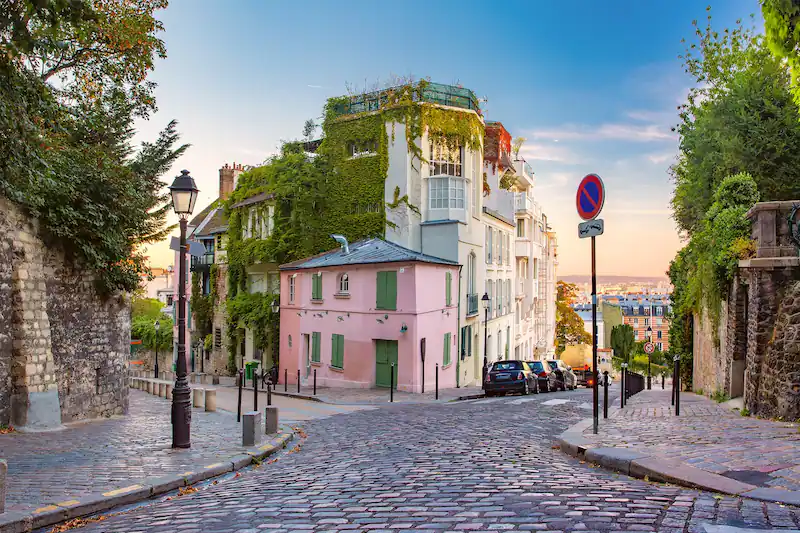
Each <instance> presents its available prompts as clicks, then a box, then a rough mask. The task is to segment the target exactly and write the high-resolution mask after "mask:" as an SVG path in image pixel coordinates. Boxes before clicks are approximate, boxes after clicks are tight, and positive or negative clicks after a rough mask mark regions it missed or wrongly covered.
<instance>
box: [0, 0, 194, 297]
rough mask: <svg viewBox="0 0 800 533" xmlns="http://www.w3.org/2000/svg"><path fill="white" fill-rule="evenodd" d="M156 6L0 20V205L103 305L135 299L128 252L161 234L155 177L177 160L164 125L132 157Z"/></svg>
mask: <svg viewBox="0 0 800 533" xmlns="http://www.w3.org/2000/svg"><path fill="white" fill-rule="evenodd" d="M162 4H164V2H162V1H157V0H140V1H130V2H129V1H125V2H123V1H121V0H108V1H104V2H100V1H99V0H98V1H93V2H88V1H84V2H81V1H72V2H66V1H65V0H48V1H42V2H38V1H37V2H32V1H30V0H20V1H18V2H12V4H11V5H10V6H8V7H9V9H8V10H5V12H4V13H2V14H0V138H1V139H3V142H2V143H0V161H2V162H1V163H0V193H2V194H3V196H5V197H7V198H9V199H10V200H12V201H14V202H16V203H17V204H19V205H20V206H22V207H23V208H24V209H26V210H27V211H28V212H29V213H30V214H31V215H32V216H34V217H36V218H38V219H39V221H40V231H41V236H42V238H43V239H44V240H45V242H47V243H48V244H50V245H52V246H57V247H60V248H63V249H64V251H65V253H66V257H67V258H68V259H69V260H72V261H74V262H75V263H77V264H79V265H81V266H84V267H88V268H89V269H91V270H94V271H95V272H96V273H97V286H98V289H99V290H100V291H101V292H103V293H111V292H114V291H116V290H120V289H121V290H126V291H131V292H132V291H135V290H136V289H137V287H138V285H139V281H140V276H141V274H142V273H144V272H146V270H147V269H146V265H145V258H144V256H142V255H141V253H140V252H139V251H138V250H139V247H140V246H141V245H142V244H147V243H151V242H155V241H158V240H161V239H162V238H163V237H164V236H165V234H166V230H165V228H164V223H165V214H166V210H167V209H168V196H167V195H166V194H162V192H161V190H162V189H163V186H164V184H163V183H161V182H160V181H159V179H158V176H160V175H161V174H163V173H164V172H166V170H167V169H169V168H170V166H171V165H172V163H173V162H174V161H175V160H176V159H177V158H178V157H179V156H180V155H181V154H182V153H183V151H184V150H185V149H186V148H187V147H186V146H182V147H179V148H175V144H176V142H177V140H178V135H177V133H176V132H175V123H174V122H173V123H170V124H169V126H168V127H167V128H166V129H165V130H164V131H163V132H162V134H161V136H160V137H159V139H158V140H157V141H156V142H155V143H152V144H149V143H146V144H144V145H143V146H142V148H141V150H140V151H139V152H138V153H137V154H135V155H133V147H132V137H133V134H134V132H133V129H132V126H131V125H132V122H133V118H134V117H135V116H144V115H147V113H148V112H149V111H150V110H152V109H153V106H154V102H153V100H152V96H151V94H150V92H151V89H152V85H151V84H149V83H147V82H146V81H145V76H146V75H147V73H148V72H149V70H150V69H151V68H152V60H153V56H154V54H155V55H163V43H161V41H160V40H158V39H157V38H156V37H155V35H156V33H157V32H158V31H159V30H160V23H158V22H156V21H155V19H154V18H153V17H152V14H153V11H154V10H156V9H159V8H160V7H163V6H162ZM54 76H55V77H57V78H58V83H57V84H56V85H57V88H56V87H55V86H53V85H50V84H48V83H47V80H50V79H51V78H53V77H54Z"/></svg>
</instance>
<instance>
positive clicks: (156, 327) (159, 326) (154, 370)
mask: <svg viewBox="0 0 800 533" xmlns="http://www.w3.org/2000/svg"><path fill="white" fill-rule="evenodd" d="M160 328H161V324H160V323H159V322H158V320H156V322H155V324H153V329H155V330H156V363H155V364H154V365H153V367H154V368H153V373H154V375H153V377H154V378H156V379H158V341H159V338H158V330H159V329H160Z"/></svg>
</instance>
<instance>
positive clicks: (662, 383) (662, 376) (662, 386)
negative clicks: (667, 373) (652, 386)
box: [661, 372, 664, 390]
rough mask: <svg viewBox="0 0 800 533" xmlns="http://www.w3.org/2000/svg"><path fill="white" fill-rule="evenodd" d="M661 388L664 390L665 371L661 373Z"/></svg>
mask: <svg viewBox="0 0 800 533" xmlns="http://www.w3.org/2000/svg"><path fill="white" fill-rule="evenodd" d="M661 390H664V373H663V372H662V373H661Z"/></svg>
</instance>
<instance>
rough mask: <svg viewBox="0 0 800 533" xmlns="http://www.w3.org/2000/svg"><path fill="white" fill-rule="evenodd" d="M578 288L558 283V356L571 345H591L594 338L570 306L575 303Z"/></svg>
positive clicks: (561, 282) (571, 284)
mask: <svg viewBox="0 0 800 533" xmlns="http://www.w3.org/2000/svg"><path fill="white" fill-rule="evenodd" d="M577 290H578V288H577V287H576V286H575V285H574V284H573V283H565V282H563V281H559V282H558V287H557V298H556V355H561V354H562V353H564V350H566V348H567V346H569V345H570V344H590V343H591V342H592V336H591V335H590V334H589V333H588V332H587V331H586V330H585V329H583V320H581V317H579V316H578V313H576V312H575V310H574V309H572V307H570V304H572V302H574V301H575V294H576V292H577Z"/></svg>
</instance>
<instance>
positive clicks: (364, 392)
mask: <svg viewBox="0 0 800 533" xmlns="http://www.w3.org/2000/svg"><path fill="white" fill-rule="evenodd" d="M283 389H284V387H283V385H278V392H280V393H283ZM288 389H289V394H294V393H296V392H297V389H296V388H293V387H292V385H289V387H288ZM300 390H301V394H303V395H310V396H311V395H313V394H312V393H313V387H310V386H302V387H301V389H300ZM251 393H252V391H251ZM482 394H483V390H482V389H481V388H480V387H461V388H452V389H441V390H439V399H438V400H437V399H436V392H435V391H433V390H426V391H425V394H412V393H410V392H403V391H394V403H436V402H437V401H438V402H445V401H449V400H455V399H457V398H461V397H465V396H475V395H482ZM316 397H317V398H319V399H320V400H322V401H323V402H325V403H330V404H339V405H382V404H385V403H388V402H389V389H377V388H376V389H343V388H330V387H317V395H316Z"/></svg>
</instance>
